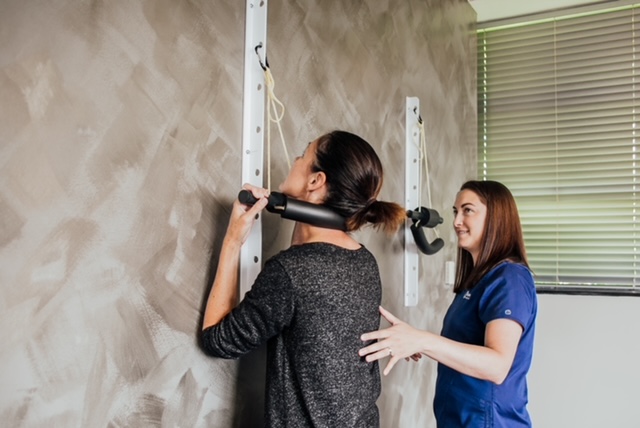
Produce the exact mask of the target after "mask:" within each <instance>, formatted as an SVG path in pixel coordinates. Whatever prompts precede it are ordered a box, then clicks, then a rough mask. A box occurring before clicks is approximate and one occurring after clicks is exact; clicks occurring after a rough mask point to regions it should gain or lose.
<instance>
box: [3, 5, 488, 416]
mask: <svg viewBox="0 0 640 428" xmlns="http://www.w3.org/2000/svg"><path fill="white" fill-rule="evenodd" d="M244 6H245V5H244V2H242V1H237V0H208V1H205V0H193V1H178V0H155V1H151V0H149V1H127V2H124V1H120V2H115V1H114V2H107V1H81V0H76V1H71V0H57V1H51V2H44V1H35V0H34V1H32V0H29V1H24V0H4V1H3V2H2V3H1V4H0V340H1V343H2V347H0V367H1V368H0V420H2V421H3V425H5V426H16V427H20V426H24V427H39V426H43V427H44V426H46V427H52V426H56V427H89V426H96V427H100V426H114V427H115V426H136V427H138V426H167V427H174V426H184V427H195V426H202V427H204V426H208V427H230V426H242V427H254V426H259V424H260V414H261V407H262V387H263V386H262V385H263V380H262V378H263V375H264V373H263V370H262V369H261V367H262V366H261V363H262V357H263V356H262V355H261V352H257V353H255V355H252V356H250V357H248V358H246V359H244V360H241V361H240V362H237V361H223V360H217V359H211V358H208V357H206V356H204V355H203V354H202V352H201V351H200V350H199V349H198V347H197V342H196V335H197V332H198V330H199V324H200V320H201V312H202V308H203V304H204V299H205V296H206V294H207V292H208V288H209V283H210V281H211V272H212V270H213V269H215V264H216V258H217V252H218V250H219V246H220V243H221V239H222V236H223V234H224V230H225V228H226V222H227V216H228V212H229V207H230V204H231V202H232V199H233V198H234V196H235V195H236V194H237V191H238V189H239V187H240V185H241V173H240V171H241V160H240V152H241V138H242V133H241V129H242V123H241V116H242V68H243V46H244V42H243V38H244ZM474 21H475V13H474V12H473V10H472V9H471V7H470V6H469V5H468V4H467V2H466V1H463V0H449V1H445V0H441V1H438V0H431V1H425V0H420V1H418V0H409V1H403V2H397V1H390V0H389V1H385V0H366V1H362V2H345V1H341V0H326V1H325V0H323V1H322V2H319V1H315V0H298V1H295V0H287V1H281V2H271V3H270V4H269V25H268V42H269V52H268V55H269V61H270V63H271V68H272V73H273V75H274V78H275V79H276V92H277V93H278V95H279V96H280V98H281V100H282V101H283V103H284V105H285V106H286V108H287V110H286V114H285V118H284V121H283V128H284V132H285V136H286V139H287V145H288V146H289V150H290V151H291V152H292V154H298V153H299V152H301V150H302V149H303V148H304V146H306V143H307V142H308V141H310V140H312V139H313V138H315V137H316V136H318V135H319V134H321V133H323V132H325V131H328V130H330V129H333V128H342V129H347V130H351V131H353V132H356V133H358V134H360V135H362V136H363V137H365V138H366V139H368V140H369V141H370V142H371V143H372V144H373V145H374V146H375V148H376V150H377V151H378V153H379V155H380V156H381V158H382V160H383V163H384V166H385V168H386V181H385V184H384V187H383V194H382V196H381V198H382V199H387V200H394V201H396V202H400V203H401V202H402V198H403V196H402V195H403V189H404V178H403V177H404V167H403V161H404V155H403V153H404V152H403V150H404V149H403V144H404V103H405V97H406V96H417V97H419V98H420V101H421V106H422V117H423V118H424V119H425V121H426V124H427V129H428V131H427V142H428V145H429V157H430V170H431V173H432V185H433V195H432V200H433V206H434V208H436V209H438V210H439V211H440V213H441V214H442V215H443V216H444V217H445V224H443V225H442V226H441V227H440V228H439V229H440V234H441V236H443V238H444V239H445V241H447V246H446V247H445V249H444V250H443V251H441V252H440V253H438V254H437V255H435V256H429V257H426V256H425V257H423V258H422V265H421V285H420V293H421V298H420V304H419V305H418V306H417V307H414V308H405V307H403V297H402V277H403V272H402V238H401V235H398V236H394V237H392V238H386V237H384V236H383V235H381V234H379V233H376V232H374V231H371V230H366V231H363V232H360V233H359V234H358V237H359V239H360V240H361V242H363V243H365V245H367V246H368V247H369V248H370V249H371V250H372V251H373V252H374V254H376V256H377V257H378V260H379V264H380V268H381V271H382V275H383V282H384V298H383V300H384V305H385V306H387V307H388V308H389V309H391V310H392V311H394V312H395V313H396V314H397V315H399V316H400V317H401V318H404V319H406V320H407V321H410V322H411V323H413V324H414V325H417V326H420V327H422V328H427V329H430V330H434V331H437V330H439V328H440V321H441V319H442V315H443V313H444V310H445V309H446V306H447V304H448V302H449V300H450V298H451V292H450V290H449V289H448V288H447V287H446V286H444V285H443V269H444V262H445V261H446V260H453V257H454V251H455V250H454V244H453V243H454V242H455V241H454V236H453V233H452V230H451V227H450V223H451V214H450V211H451V209H450V207H451V205H452V202H453V197H454V194H455V191H456V189H457V188H458V187H459V185H460V184H461V183H462V182H463V181H464V180H465V179H466V178H469V177H473V176H475V167H474V165H475V162H474V159H475V152H474V146H475V113H476V107H475V50H474V49H475V41H474V36H473V34H472V33H471V30H472V26H473V22H474ZM274 138H275V136H274ZM273 157H274V162H273V168H274V171H273V173H272V174H273V177H272V178H273V182H274V183H278V182H279V181H280V180H281V179H282V178H283V176H284V174H285V173H286V162H285V161H284V159H283V157H282V152H281V149H279V145H278V144H274V146H273ZM264 221H265V223H267V224H268V226H269V227H266V228H265V232H264V234H265V239H264V241H265V249H264V251H265V257H268V256H269V255H272V254H274V253H275V252H277V251H278V250H279V249H281V248H283V247H284V246H286V245H287V240H288V233H289V232H290V227H291V225H290V224H288V223H287V221H284V220H280V219H279V218H274V217H272V216H269V215H265V219H264ZM432 237H433V236H430V238H432ZM434 377H435V365H434V364H433V363H432V362H429V361H421V362H420V363H417V364H414V363H412V364H408V363H407V364H404V363H403V364H400V365H399V366H398V367H397V368H395V369H394V371H393V372H392V373H391V375H389V376H388V377H387V378H385V379H384V384H383V395H382V396H381V398H380V408H381V413H382V426H383V427H412V426H433V415H432V412H431V401H432V398H433V393H432V390H433V379H434Z"/></svg>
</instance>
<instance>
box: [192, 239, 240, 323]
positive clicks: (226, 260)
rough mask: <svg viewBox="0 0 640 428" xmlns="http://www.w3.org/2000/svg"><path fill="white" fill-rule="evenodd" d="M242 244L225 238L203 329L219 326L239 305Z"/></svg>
mask: <svg viewBox="0 0 640 428" xmlns="http://www.w3.org/2000/svg"><path fill="white" fill-rule="evenodd" d="M241 246H242V243H241V242H237V241H235V240H232V239H228V238H225V240H224V242H223V244H222V249H221V250H220V258H219V259H218V268H217V270H216V276H215V279H214V281H213V286H212V287H211V291H210V292H209V297H208V299H207V305H206V308H205V312H204V319H203V323H202V329H203V330H204V329H206V328H208V327H211V326H212V325H216V324H218V323H219V322H220V321H221V320H222V319H223V318H224V317H225V316H226V315H227V314H228V313H229V312H231V310H232V309H233V308H234V307H235V306H236V305H237V303H238V269H239V264H240V248H241Z"/></svg>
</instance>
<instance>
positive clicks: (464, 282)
mask: <svg viewBox="0 0 640 428" xmlns="http://www.w3.org/2000/svg"><path fill="white" fill-rule="evenodd" d="M463 190H470V191H472V192H473V193H475V194H476V195H478V197H479V198H480V201H482V203H483V204H485V205H486V206H487V215H486V218H485V221H484V231H483V232H482V240H481V242H480V251H479V253H478V259H477V260H476V263H475V265H474V263H473V258H472V257H471V254H470V253H469V252H468V251H466V250H464V249H462V248H458V267H457V272H456V281H455V285H454V288H453V291H454V292H456V293H459V292H460V291H463V290H470V289H471V288H473V287H474V286H475V285H476V284H477V283H478V281H480V279H482V277H483V276H484V275H486V274H487V273H488V272H489V271H490V270H491V269H492V268H493V267H495V266H496V265H497V264H498V263H500V262H502V261H504V260H509V261H511V262H514V263H520V264H522V265H524V266H526V267H527V268H528V267H529V264H528V262H527V253H526V250H525V247H524V238H523V237H522V226H521V224H520V216H519V215H518V207H517V206H516V201H515V199H514V198H513V195H512V194H511V192H510V191H509V189H507V187H506V186H505V185H504V184H502V183H499V182H497V181H477V180H471V181H467V182H466V183H464V184H463V185H462V187H461V188H460V191H463Z"/></svg>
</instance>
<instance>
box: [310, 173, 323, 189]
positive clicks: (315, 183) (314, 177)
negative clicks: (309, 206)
mask: <svg viewBox="0 0 640 428" xmlns="http://www.w3.org/2000/svg"><path fill="white" fill-rule="evenodd" d="M326 182H327V176H326V175H325V173H324V172H322V171H318V172H314V173H313V174H311V175H310V176H309V181H308V183H307V189H308V190H309V191H314V190H318V189H319V188H321V187H322V186H324V185H325V183H326Z"/></svg>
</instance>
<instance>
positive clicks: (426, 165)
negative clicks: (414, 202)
mask: <svg viewBox="0 0 640 428" xmlns="http://www.w3.org/2000/svg"><path fill="white" fill-rule="evenodd" d="M418 130H419V131H420V144H419V146H418V151H419V153H420V158H421V159H423V160H424V171H425V175H426V181H427V203H428V206H429V208H431V207H432V206H433V205H432V204H431V181H430V179H429V162H428V159H427V141H426V140H427V139H426V137H425V131H424V122H423V121H422V117H421V116H420V115H418ZM419 170H420V174H419V176H418V205H419V206H422V202H421V198H422V186H421V185H422V168H419ZM433 231H434V232H435V234H436V237H438V238H439V237H440V236H439V235H438V230H437V229H433Z"/></svg>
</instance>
